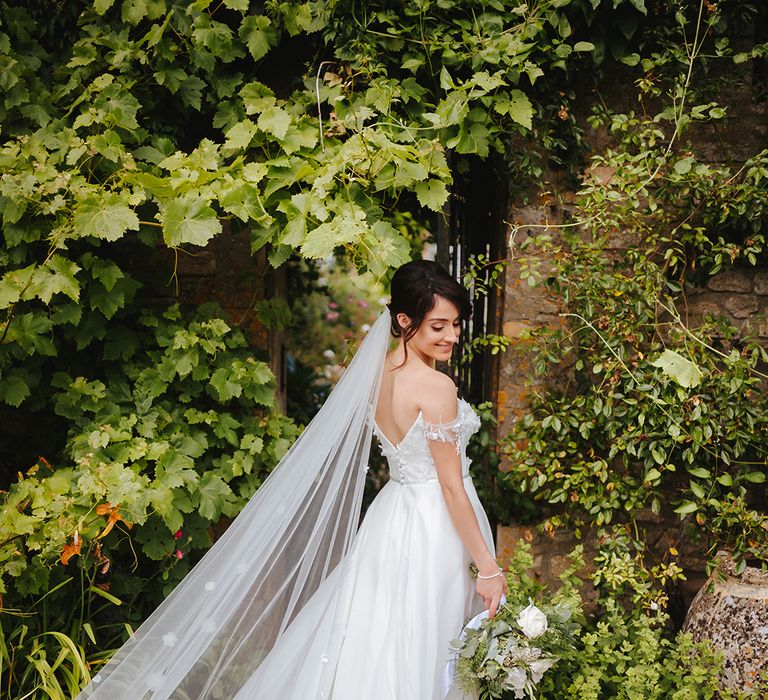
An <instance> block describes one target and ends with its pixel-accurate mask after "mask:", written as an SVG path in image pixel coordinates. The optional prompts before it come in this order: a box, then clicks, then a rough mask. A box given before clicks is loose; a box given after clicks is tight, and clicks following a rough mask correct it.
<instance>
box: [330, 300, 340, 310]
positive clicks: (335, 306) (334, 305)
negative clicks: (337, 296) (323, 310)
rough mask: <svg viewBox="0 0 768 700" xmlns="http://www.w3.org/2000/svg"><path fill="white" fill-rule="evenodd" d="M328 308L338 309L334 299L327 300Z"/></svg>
mask: <svg viewBox="0 0 768 700" xmlns="http://www.w3.org/2000/svg"><path fill="white" fill-rule="evenodd" d="M328 308H329V309H338V308H339V305H338V304H337V303H336V302H335V301H329V302H328Z"/></svg>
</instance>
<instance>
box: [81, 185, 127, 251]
mask: <svg viewBox="0 0 768 700" xmlns="http://www.w3.org/2000/svg"><path fill="white" fill-rule="evenodd" d="M73 224H74V229H75V235H76V236H93V237H95V238H100V239H102V240H105V241H116V240H118V239H119V238H122V236H123V234H124V233H125V232H126V231H138V230H139V217H138V216H136V212H134V211H133V209H131V207H129V206H128V205H127V204H126V203H125V201H124V200H123V197H121V195H120V194H118V193H116V192H105V193H104V194H103V195H102V196H100V197H96V196H91V197H89V198H88V199H85V200H84V201H82V202H80V204H79V205H78V206H77V208H76V209H75V216H74V220H73Z"/></svg>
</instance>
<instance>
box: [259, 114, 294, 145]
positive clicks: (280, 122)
mask: <svg viewBox="0 0 768 700" xmlns="http://www.w3.org/2000/svg"><path fill="white" fill-rule="evenodd" d="M258 124H259V129H261V130H262V131H266V132H267V133H269V134H273V135H274V136H276V137H277V139H278V140H282V139H283V138H284V137H285V135H286V133H287V132H288V127H289V126H290V125H291V115H290V114H288V112H286V111H285V110H284V109H283V108H282V107H277V106H273V107H267V108H266V109H265V110H264V111H263V112H262V113H261V114H260V115H259V121H258Z"/></svg>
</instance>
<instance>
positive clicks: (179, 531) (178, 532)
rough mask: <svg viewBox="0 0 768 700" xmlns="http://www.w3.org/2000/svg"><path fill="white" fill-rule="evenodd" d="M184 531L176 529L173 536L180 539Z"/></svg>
mask: <svg viewBox="0 0 768 700" xmlns="http://www.w3.org/2000/svg"><path fill="white" fill-rule="evenodd" d="M183 535H184V533H183V532H182V531H181V530H176V532H174V533H173V536H174V538H175V539H177V540H180V539H181V538H182V537H183Z"/></svg>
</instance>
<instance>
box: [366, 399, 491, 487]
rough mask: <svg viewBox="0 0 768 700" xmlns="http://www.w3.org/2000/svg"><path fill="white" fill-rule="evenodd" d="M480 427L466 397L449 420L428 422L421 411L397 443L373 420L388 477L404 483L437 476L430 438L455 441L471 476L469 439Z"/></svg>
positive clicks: (465, 469) (463, 474) (463, 469)
mask: <svg viewBox="0 0 768 700" xmlns="http://www.w3.org/2000/svg"><path fill="white" fill-rule="evenodd" d="M479 428H480V419H479V418H478V417H477V414H476V413H475V412H474V410H473V409H472V406H470V405H469V403H467V402H466V401H464V399H459V401H458V411H457V414H456V419H455V420H453V421H451V422H450V423H441V424H433V423H428V422H427V421H425V420H424V414H423V413H421V412H419V415H418V416H417V417H416V420H415V421H414V422H413V425H411V427H410V428H409V430H408V432H407V433H406V434H405V436H404V437H403V439H402V440H400V442H399V443H398V444H397V445H393V444H392V443H391V442H390V440H389V439H388V438H387V436H386V435H384V433H383V432H382V431H381V429H380V428H379V426H378V425H376V421H375V420H374V421H373V432H374V433H375V435H376V437H377V438H378V440H379V444H380V445H381V451H382V453H383V454H384V456H385V457H386V459H387V463H388V464H389V477H390V479H391V480H393V481H396V482H398V483H402V484H412V483H421V482H425V481H435V480H436V479H437V471H436V470H435V462H434V460H433V459H432V453H431V452H430V451H429V440H437V441H440V442H451V443H454V444H455V445H456V452H457V453H458V454H459V456H460V457H461V472H462V476H465V477H466V476H469V465H470V463H471V460H470V459H469V458H468V457H467V442H468V441H469V438H470V437H471V436H472V435H473V434H474V433H475V432H476V431H477V430H478V429H479Z"/></svg>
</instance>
